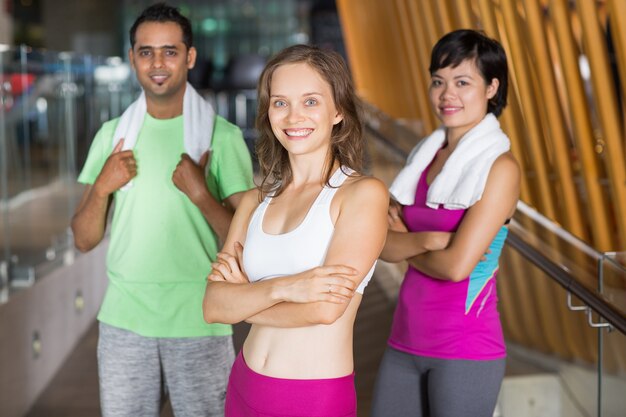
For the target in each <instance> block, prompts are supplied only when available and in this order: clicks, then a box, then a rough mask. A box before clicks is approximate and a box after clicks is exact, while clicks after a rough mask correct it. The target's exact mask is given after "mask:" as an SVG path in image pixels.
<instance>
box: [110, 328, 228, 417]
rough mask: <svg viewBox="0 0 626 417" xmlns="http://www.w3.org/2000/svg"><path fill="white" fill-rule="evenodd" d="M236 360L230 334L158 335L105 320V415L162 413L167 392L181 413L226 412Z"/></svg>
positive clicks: (194, 416)
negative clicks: (169, 336)
mask: <svg viewBox="0 0 626 417" xmlns="http://www.w3.org/2000/svg"><path fill="white" fill-rule="evenodd" d="M234 359H235V352H234V349H233V342H232V338H231V337H230V336H209V337H189V338H152V337H143V336H139V335H138V334H135V333H133V332H130V331H127V330H123V329H119V328H117V327H113V326H109V325H107V324H104V323H100V337H99V339H98V373H99V377H100V405H101V408H102V415H103V416H104V417H158V416H159V414H160V406H161V401H162V399H161V392H162V391H167V392H168V393H169V398H170V402H171V404H172V409H173V411H174V415H176V417H222V416H223V415H224V399H225V396H226V385H227V382H228V374H229V373H230V368H231V366H232V364H233V361H234Z"/></svg>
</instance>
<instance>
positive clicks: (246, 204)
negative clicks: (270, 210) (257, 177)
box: [239, 187, 262, 211]
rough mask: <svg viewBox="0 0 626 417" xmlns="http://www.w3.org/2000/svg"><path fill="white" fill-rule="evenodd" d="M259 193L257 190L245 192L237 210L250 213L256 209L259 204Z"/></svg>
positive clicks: (260, 199)
mask: <svg viewBox="0 0 626 417" xmlns="http://www.w3.org/2000/svg"><path fill="white" fill-rule="evenodd" d="M261 201H262V198H261V192H260V191H259V189H258V188H256V187H255V188H252V189H250V190H248V191H246V192H245V193H244V194H243V197H242V198H241V203H239V208H240V209H241V210H249V211H252V210H254V209H255V208H257V207H258V205H259V204H260V203H261Z"/></svg>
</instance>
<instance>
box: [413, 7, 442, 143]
mask: <svg viewBox="0 0 626 417" xmlns="http://www.w3.org/2000/svg"><path fill="white" fill-rule="evenodd" d="M406 5H407V6H408V10H409V18H410V19H411V28H412V29H413V39H414V40H415V46H416V47H417V56H418V59H419V62H420V67H419V69H420V75H421V78H422V80H424V83H423V84H424V87H425V88H424V90H423V91H422V94H423V95H424V97H426V98H428V85H429V83H430V73H429V72H428V67H429V65H430V50H431V48H432V46H433V45H432V44H430V43H429V40H428V39H427V37H426V36H423V35H421V34H420V31H419V29H420V28H421V27H422V25H421V20H420V18H419V16H420V13H421V10H420V9H419V8H418V7H417V1H416V0H406ZM429 107H430V104H429ZM438 124H439V123H438V121H437V120H436V118H435V115H434V114H433V112H432V111H429V112H428V114H427V115H424V128H425V129H426V131H427V132H430V131H432V130H434V129H435V128H436V127H437V125H438Z"/></svg>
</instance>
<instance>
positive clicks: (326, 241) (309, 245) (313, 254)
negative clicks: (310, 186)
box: [243, 167, 376, 294]
mask: <svg viewBox="0 0 626 417" xmlns="http://www.w3.org/2000/svg"><path fill="white" fill-rule="evenodd" d="M344 171H346V172H347V173H348V174H351V173H352V172H353V171H352V170H350V169H349V168H344V167H342V168H339V169H337V171H335V173H334V174H333V175H332V177H331V178H330V181H329V183H330V184H331V185H332V186H333V187H339V186H341V184H343V182H344V181H345V180H346V178H347V177H348V176H347V175H346V173H344ZM337 190H338V188H332V187H329V186H327V185H326V186H324V188H322V191H320V193H319V195H318V196H317V198H316V199H315V201H314V202H313V205H312V206H311V208H310V209H309V212H308V213H307V214H306V216H305V217H304V220H302V222H301V223H300V224H299V225H298V226H297V227H296V228H295V229H293V230H291V231H289V232H287V233H282V234H279V235H272V234H268V233H265V232H264V231H263V217H264V216H265V210H267V206H268V205H269V203H270V201H271V198H272V196H271V195H268V196H266V197H265V199H264V200H263V201H262V202H261V204H259V206H258V207H257V208H256V210H255V211H254V213H253V214H252V218H251V219H250V224H249V225H248V233H247V236H246V243H245V245H244V251H243V267H244V270H245V271H246V274H247V275H248V279H249V280H250V282H256V281H261V280H263V279H269V278H277V277H281V276H286V275H293V274H297V273H300V272H303V271H306V270H308V269H312V268H315V267H316V266H321V265H323V264H324V259H325V258H326V252H327V251H328V245H330V241H331V239H332V237H333V233H334V231H335V225H334V224H333V222H332V219H331V217H330V203H331V201H332V199H333V197H334V195H335V193H336V192H337ZM375 266H376V262H374V265H372V268H371V269H370V270H369V272H368V273H367V275H366V276H365V278H363V281H362V282H361V284H360V285H359V287H358V288H357V292H358V293H360V294H363V291H364V290H365V287H366V286H367V283H368V282H369V280H370V279H371V278H372V274H373V273H374V267H375Z"/></svg>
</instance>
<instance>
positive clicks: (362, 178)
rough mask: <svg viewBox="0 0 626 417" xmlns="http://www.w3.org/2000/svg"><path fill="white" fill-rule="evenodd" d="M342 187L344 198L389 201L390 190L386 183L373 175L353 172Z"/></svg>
mask: <svg viewBox="0 0 626 417" xmlns="http://www.w3.org/2000/svg"><path fill="white" fill-rule="evenodd" d="M341 189H342V190H341V191H342V194H343V195H344V199H346V198H349V199H350V200H352V201H354V200H358V201H363V200H368V201H372V200H381V201H385V202H386V201H389V192H388V190H387V186H386V185H385V183H384V182H382V181H381V180H379V179H378V178H375V177H372V176H368V175H362V174H358V173H353V174H352V175H351V176H349V177H348V178H347V179H346V181H345V182H344V184H343V186H342V187H341Z"/></svg>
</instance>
